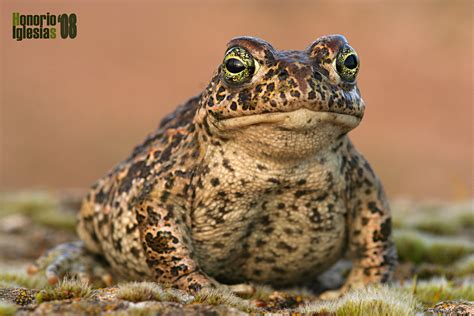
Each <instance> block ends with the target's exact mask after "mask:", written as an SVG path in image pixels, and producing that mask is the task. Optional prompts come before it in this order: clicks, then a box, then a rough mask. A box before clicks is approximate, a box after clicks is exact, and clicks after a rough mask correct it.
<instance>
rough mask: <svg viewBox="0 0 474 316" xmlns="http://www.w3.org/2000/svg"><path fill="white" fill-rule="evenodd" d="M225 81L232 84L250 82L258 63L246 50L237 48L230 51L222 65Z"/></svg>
mask: <svg viewBox="0 0 474 316" xmlns="http://www.w3.org/2000/svg"><path fill="white" fill-rule="evenodd" d="M222 64H223V65H222V66H223V67H222V71H223V76H224V79H225V80H226V81H227V82H228V83H230V84H239V83H243V82H246V81H250V79H251V78H252V76H253V75H254V73H255V70H256V68H257V67H258V63H257V62H256V61H255V60H254V59H253V57H252V55H250V54H249V53H248V52H247V51H246V50H245V49H244V48H242V47H239V46H235V47H232V48H231V49H229V50H228V51H227V52H226V54H225V57H224V61H223V63H222Z"/></svg>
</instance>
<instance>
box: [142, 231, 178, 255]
mask: <svg viewBox="0 0 474 316" xmlns="http://www.w3.org/2000/svg"><path fill="white" fill-rule="evenodd" d="M145 243H146V245H147V246H148V247H150V248H151V249H152V250H154V251H155V252H157V253H159V254H162V253H171V252H173V251H175V250H176V248H175V247H174V246H171V243H173V244H176V243H178V239H177V238H176V237H174V236H173V235H172V234H171V233H170V232H168V231H158V233H157V234H156V236H155V237H153V235H152V234H151V233H147V234H146V235H145Z"/></svg>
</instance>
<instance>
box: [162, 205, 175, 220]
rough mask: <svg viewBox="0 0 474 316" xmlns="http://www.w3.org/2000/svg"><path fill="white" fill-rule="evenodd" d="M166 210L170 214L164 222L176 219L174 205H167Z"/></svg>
mask: <svg viewBox="0 0 474 316" xmlns="http://www.w3.org/2000/svg"><path fill="white" fill-rule="evenodd" d="M166 210H167V211H168V213H167V214H166V216H165V217H164V220H166V221H169V220H170V219H172V218H174V211H173V210H174V205H172V204H167V205H166Z"/></svg>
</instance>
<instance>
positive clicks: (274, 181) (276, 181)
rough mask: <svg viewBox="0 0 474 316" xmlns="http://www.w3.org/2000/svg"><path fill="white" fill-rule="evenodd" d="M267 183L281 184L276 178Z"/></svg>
mask: <svg viewBox="0 0 474 316" xmlns="http://www.w3.org/2000/svg"><path fill="white" fill-rule="evenodd" d="M267 181H268V182H271V183H275V184H280V181H278V180H277V179H275V178H269V179H268V180H267Z"/></svg>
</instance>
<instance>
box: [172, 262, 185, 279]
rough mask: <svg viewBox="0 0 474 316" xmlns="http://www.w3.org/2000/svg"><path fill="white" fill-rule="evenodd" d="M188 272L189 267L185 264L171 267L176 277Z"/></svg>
mask: <svg viewBox="0 0 474 316" xmlns="http://www.w3.org/2000/svg"><path fill="white" fill-rule="evenodd" d="M186 271H188V267H187V266H186V265H184V264H181V265H179V266H174V267H171V274H172V275H173V276H175V277H176V276H178V275H179V274H180V272H182V273H185V272H186Z"/></svg>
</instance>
